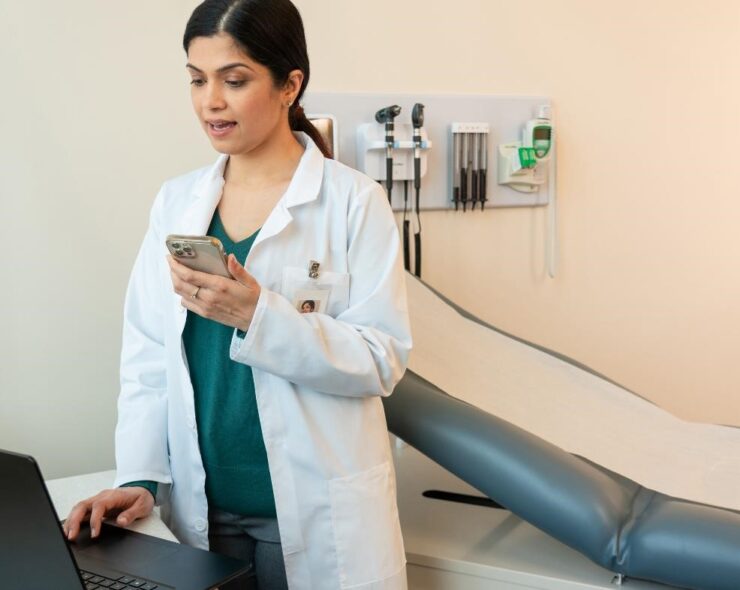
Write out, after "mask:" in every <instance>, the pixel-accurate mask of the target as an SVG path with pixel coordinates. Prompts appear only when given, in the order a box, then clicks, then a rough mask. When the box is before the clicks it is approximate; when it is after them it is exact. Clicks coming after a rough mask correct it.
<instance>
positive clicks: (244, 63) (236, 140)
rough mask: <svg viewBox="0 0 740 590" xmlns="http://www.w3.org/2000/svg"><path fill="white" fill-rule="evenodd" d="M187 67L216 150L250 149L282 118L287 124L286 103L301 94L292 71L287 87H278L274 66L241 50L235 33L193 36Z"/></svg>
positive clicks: (201, 116) (200, 113) (197, 105)
mask: <svg viewBox="0 0 740 590" xmlns="http://www.w3.org/2000/svg"><path fill="white" fill-rule="evenodd" d="M186 67H187V70H188V72H189V73H190V76H191V78H192V80H191V97H192V101H193V108H194V109H195V114H196V115H197V116H198V119H199V120H200V123H201V125H202V126H203V129H204V130H205V132H206V133H207V134H208V137H209V138H210V140H211V143H212V144H213V147H214V148H215V149H216V150H217V151H219V152H221V153H224V154H241V153H247V152H250V151H252V150H253V149H254V148H255V147H257V146H259V145H261V144H262V143H263V142H264V141H265V140H267V139H268V138H269V137H270V136H271V135H272V134H273V133H275V132H277V131H278V129H279V126H280V124H281V123H282V122H283V121H285V124H286V125H287V111H288V107H287V106H286V104H287V103H288V102H291V101H292V100H293V99H294V97H295V95H296V94H297V93H298V90H299V89H300V82H299V83H298V86H297V87H296V86H295V81H296V79H295V76H294V75H293V74H291V78H290V79H289V82H288V84H286V86H285V88H276V87H275V84H274V82H273V79H272V76H271V75H270V71H269V70H268V69H267V68H266V67H265V66H263V65H261V64H258V63H257V62H255V61H254V60H252V59H250V58H249V57H248V56H247V55H246V54H245V53H244V52H243V51H241V49H239V47H238V46H237V45H236V43H235V42H234V40H233V38H232V37H231V36H229V35H227V34H225V33H220V34H218V35H215V36H214V37H196V38H195V39H193V41H192V42H191V43H190V47H189V48H188V64H187V66H186ZM298 74H299V76H302V74H301V73H300V71H298Z"/></svg>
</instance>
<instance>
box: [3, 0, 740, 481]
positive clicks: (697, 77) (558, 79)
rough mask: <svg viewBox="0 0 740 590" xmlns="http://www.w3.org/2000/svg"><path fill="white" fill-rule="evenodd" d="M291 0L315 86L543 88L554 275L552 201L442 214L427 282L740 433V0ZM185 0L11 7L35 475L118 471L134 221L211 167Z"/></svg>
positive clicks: (6, 84) (14, 244)
mask: <svg viewBox="0 0 740 590" xmlns="http://www.w3.org/2000/svg"><path fill="white" fill-rule="evenodd" d="M297 4H298V6H299V8H300V9H301V11H302V14H303V16H304V20H305V25H306V30H307V34H308V40H309V51H310V55H311V61H312V68H313V71H312V81H311V88H312V89H313V90H316V91H342V90H348V91H350V90H351V91H365V92H374V91H378V92H380V91H398V92H414V91H419V92H422V91H423V92H440V93H453V92H463V93H481V94H544V95H549V96H551V97H552V99H553V102H554V104H555V109H556V116H557V123H558V125H559V130H560V132H559V138H560V146H559V158H560V172H559V191H560V195H561V206H560V227H561V244H560V245H561V255H560V266H559V274H558V276H557V278H556V280H554V281H552V280H549V279H547V278H546V275H545V271H544V261H543V257H542V250H543V249H542V246H541V239H542V233H543V222H544V217H543V212H542V211H533V210H527V211H514V210H497V211H488V212H486V213H484V214H480V213H476V214H475V215H472V214H469V215H466V216H461V215H459V214H457V215H456V214H447V213H431V214H426V215H425V216H424V218H423V223H424V240H425V242H424V247H425V268H424V275H425V278H426V279H427V280H428V281H429V282H430V283H431V284H432V285H433V286H435V287H438V288H439V289H441V290H442V291H443V292H445V293H446V294H447V295H449V296H450V297H452V298H453V299H455V300H457V301H458V302H460V303H461V304H463V305H464V306H466V307H468V308H470V309H471V311H473V312H475V313H477V314H478V315H480V316H482V317H483V318H484V319H486V320H488V321H491V322H493V323H495V324H497V325H500V326H501V327H503V328H505V329H507V330H509V331H511V332H514V333H516V334H518V335H521V336H523V337H526V338H529V339H532V340H534V341H537V342H539V343H541V344H543V345H545V346H549V347H552V348H555V349H557V350H559V351H561V352H563V353H565V354H568V355H571V356H573V357H575V358H576V359H578V360H580V361H582V362H584V363H586V364H589V365H591V366H592V367H593V368H595V369H597V370H599V371H602V372H604V373H606V374H607V375H609V376H610V377H612V378H613V379H615V380H617V381H619V382H621V383H623V384H625V385H626V386H628V387H631V388H633V389H634V390H636V391H638V392H639V393H640V394H641V395H643V396H645V397H648V398H649V399H652V400H653V401H655V402H656V403H658V404H660V405H662V406H663V407H666V408H667V409H669V410H671V411H673V412H675V413H676V414H678V415H679V416H682V417H685V418H689V419H695V420H707V421H717V422H723V423H731V424H736V425H740V393H739V392H738V383H739V381H740V364H738V363H737V362H735V357H736V355H737V350H738V344H739V343H740V321H739V320H740V317H739V316H740V314H739V313H738V307H737V301H738V300H739V299H740V264H739V263H740V248H738V245H737V242H736V240H735V233H736V231H735V225H736V223H737V220H738V218H739V217H740V201H739V200H738V194H740V191H738V182H737V179H736V177H735V176H734V174H733V170H734V167H735V166H734V164H733V156H734V152H735V142H736V139H735V138H736V137H738V136H740V117H739V116H738V109H737V106H736V105H738V104H740V83H738V81H737V80H738V77H737V75H736V74H737V72H738V71H740V46H739V45H740V34H739V33H740V4H738V3H737V2H735V1H734V0H718V1H717V2H715V3H713V4H712V6H711V10H710V9H707V8H704V6H705V5H704V4H702V3H699V2H698V1H697V2H693V1H691V2H690V1H686V2H682V3H680V6H679V3H676V2H671V1H668V0H653V1H652V2H650V3H645V2H637V1H636V0H626V1H621V2H592V1H589V0H561V1H559V2H551V1H546V0H533V1H531V2H528V3H520V4H516V3H511V2H503V1H501V0H459V1H458V2H456V3H454V9H455V12H454V13H450V7H451V5H450V4H449V3H446V2H445V3H442V2H424V1H422V0H405V1H404V2H391V0H376V1H375V2H372V3H367V2H347V1H339V0H302V1H299V2H297ZM195 5H196V2H194V1H187V2H182V1H178V0H158V1H157V2H154V3H152V2H144V1H142V0H131V1H129V2H126V3H108V2H98V1H95V0H70V1H69V2H64V3H58V2H51V1H46V2H41V3H26V2H13V1H12V0H0V55H2V57H3V64H4V67H3V79H2V84H0V101H1V102H0V107H1V108H0V129H2V133H3V138H2V142H1V143H0V150H2V151H0V179H1V180H0V219H2V220H3V221H4V224H5V235H4V238H5V243H6V252H8V254H6V255H5V256H3V257H1V258H0V276H2V288H0V326H2V338H1V339H0V448H11V449H16V450H23V451H26V452H30V453H32V454H34V455H36V456H37V457H38V458H39V460H40V462H41V465H42V468H43V469H44V471H45V473H46V474H47V476H51V477H54V476H61V475H67V474H72V473H79V472H84V471H92V470H97V469H102V468H109V467H112V456H113V454H112V447H113V442H112V429H113V425H114V423H115V398H116V395H117V388H118V385H117V381H118V376H117V363H118V353H119V344H120V342H119V341H120V316H121V305H122V301H123V294H124V289H125V284H126V280H127V278H128V273H129V270H130V266H131V264H132V262H133V258H134V256H135V253H136V249H137V247H138V243H139V241H140V239H141V237H142V235H143V232H144V229H145V225H146V218H147V212H148V209H149V206H150V204H151V200H152V198H153V197H154V194H155V193H156V190H157V188H158V187H159V185H160V183H161V182H162V181H163V180H165V179H167V178H169V177H171V176H174V175H176V174H179V173H181V172H184V171H187V170H190V169H192V168H194V167H197V166H201V165H203V164H205V163H208V162H210V161H211V160H212V159H213V157H214V154H213V152H212V150H211V148H210V146H209V144H208V142H207V140H206V138H205V137H203V136H202V133H201V131H200V130H199V128H198V126H197V124H196V122H195V120H194V117H193V115H192V114H191V111H190V104H189V93H188V85H187V75H186V74H185V71H184V63H185V59H184V54H183V52H182V49H181V47H180V43H181V36H182V32H183V29H184V25H185V22H186V20H187V17H188V15H189V13H190V11H191V10H192V8H194V6H195ZM387 15H392V18H389V17H388V16H387ZM532 16H536V17H538V18H537V19H534V20H532V21H531V22H529V23H528V24H527V25H526V26H525V22H527V21H526V19H527V18H528V17H532ZM419 31H421V32H422V33H423V34H422V35H421V37H422V39H423V42H422V43H421V44H419V43H418V42H417V41H416V40H417V39H418V38H419V35H418V32H419ZM419 45H420V46H419ZM384 64H390V65H388V66H387V67H386V66H384ZM428 116H429V117H432V116H433V113H428Z"/></svg>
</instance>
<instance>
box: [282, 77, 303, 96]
mask: <svg viewBox="0 0 740 590" xmlns="http://www.w3.org/2000/svg"><path fill="white" fill-rule="evenodd" d="M304 78H305V76H304V75H303V72H302V71H301V70H292V71H291V72H290V73H289V74H288V79H287V80H286V81H285V85H284V86H283V96H284V99H285V101H286V102H292V101H294V100H295V97H296V96H298V93H299V92H300V91H301V86H302V85H303V79H304Z"/></svg>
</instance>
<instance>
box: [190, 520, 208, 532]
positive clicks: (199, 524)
mask: <svg viewBox="0 0 740 590" xmlns="http://www.w3.org/2000/svg"><path fill="white" fill-rule="evenodd" d="M193 524H194V525H195V530H196V531H198V532H200V533H202V532H203V531H204V530H206V521H205V520H203V519H202V518H196V519H195V522H194V523H193Z"/></svg>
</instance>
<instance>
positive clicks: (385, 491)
mask: <svg viewBox="0 0 740 590" xmlns="http://www.w3.org/2000/svg"><path fill="white" fill-rule="evenodd" d="M329 496H330V501H331V514H332V525H333V528H334V541H335V544H336V549H337V559H338V562H339V577H340V583H341V587H342V588H353V587H355V586H362V585H364V584H369V583H372V582H377V581H379V580H383V579H385V578H388V577H390V576H392V575H394V574H396V573H397V572H398V571H400V570H401V568H402V567H403V566H404V564H405V563H406V558H405V553H404V548H403V538H402V537H401V525H400V523H399V520H398V507H397V505H396V490H395V483H394V478H393V473H392V471H391V465H390V463H389V462H385V463H382V464H380V465H377V466H375V467H373V468H371V469H368V470H366V471H362V472H360V473H357V474H354V475H349V476H347V477H340V478H336V479H332V480H330V481H329Z"/></svg>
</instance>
